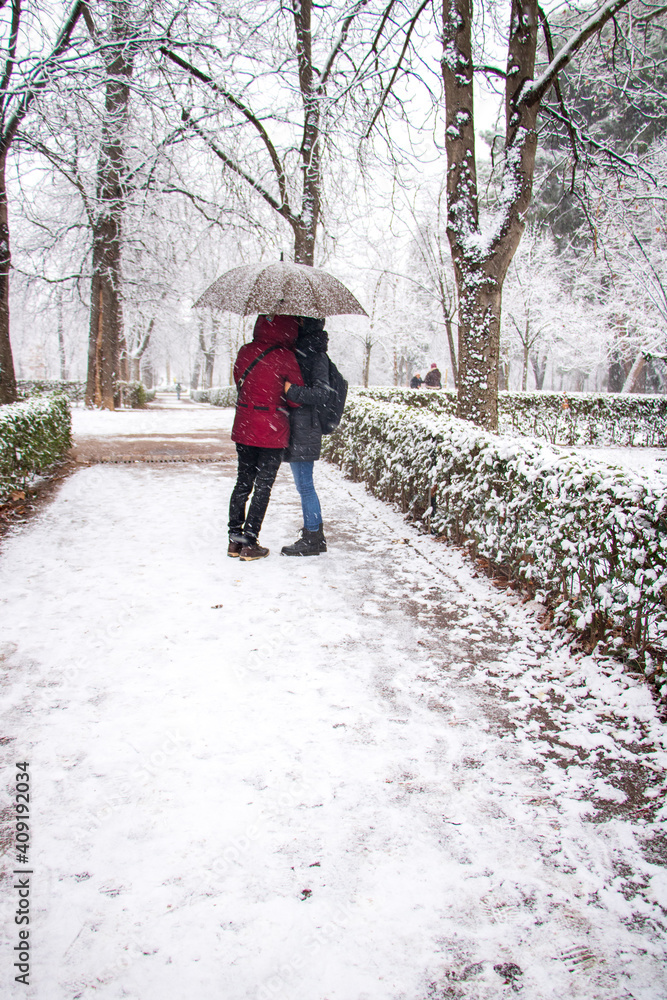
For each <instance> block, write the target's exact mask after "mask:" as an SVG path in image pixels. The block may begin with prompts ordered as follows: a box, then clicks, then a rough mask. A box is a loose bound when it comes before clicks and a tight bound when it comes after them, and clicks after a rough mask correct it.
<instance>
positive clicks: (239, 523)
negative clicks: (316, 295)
mask: <svg viewBox="0 0 667 1000" xmlns="http://www.w3.org/2000/svg"><path fill="white" fill-rule="evenodd" d="M298 332H299V324H298V319H297V317H296V316H273V317H271V318H269V317H268V316H258V317H257V322H256V323H255V330H254V333H253V339H252V343H250V344H244V345H243V347H242V348H241V350H240V351H239V353H238V355H237V357H236V362H235V364H234V381H235V382H236V387H237V389H238V393H239V396H238V401H237V403H236V416H235V418H234V426H233V427H232V441H235V442H236V452H237V455H238V472H237V477H236V485H235V486H234V489H233V491H232V495H231V498H230V501H229V548H228V549H227V555H229V556H238V557H239V558H240V559H241V560H242V561H243V562H250V561H251V560H253V559H263V558H264V557H265V556H268V554H269V550H268V549H265V548H262V546H261V545H260V544H259V532H260V528H261V527H262V522H263V520H264V515H265V514H266V508H267V507H268V505H269V499H270V497H271V489H272V487H273V484H274V482H275V478H276V475H277V474H278V469H279V468H280V463H281V461H282V457H283V449H284V448H286V447H287V445H288V444H289V436H290V422H289V410H288V407H290V406H296V405H298V404H296V403H290V402H288V401H287V400H286V399H285V394H284V387H285V382H292V383H293V384H294V385H303V378H302V376H301V369H300V368H299V365H298V362H297V360H296V356H295V355H294V352H293V351H292V347H293V346H294V344H295V343H296V338H297V335H298ZM251 493H252V500H251V501H250V507H249V508H248V512H247V514H246V504H247V502H248V498H249V497H250V494H251Z"/></svg>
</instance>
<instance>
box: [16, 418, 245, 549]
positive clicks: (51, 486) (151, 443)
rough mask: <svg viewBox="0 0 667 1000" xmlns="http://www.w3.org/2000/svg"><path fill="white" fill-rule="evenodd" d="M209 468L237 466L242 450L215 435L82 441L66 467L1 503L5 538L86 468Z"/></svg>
mask: <svg viewBox="0 0 667 1000" xmlns="http://www.w3.org/2000/svg"><path fill="white" fill-rule="evenodd" d="M133 462H146V463H150V464H163V463H164V464H168V463H178V464H181V463H187V462H206V463H218V462H219V463H220V464H222V465H225V466H228V467H232V466H234V467H235V466H236V448H235V446H234V443H233V441H230V440H229V437H228V432H226V433H224V434H221V433H220V432H219V431H217V430H215V429H210V430H199V431H184V432H181V433H175V434H117V435H99V436H95V435H77V437H76V440H75V442H74V445H73V446H72V448H70V450H69V451H68V453H67V455H66V456H65V458H64V459H63V461H62V462H59V463H58V465H57V466H55V467H54V469H53V470H52V471H51V472H50V473H48V474H47V475H45V476H43V477H41V478H40V479H39V480H38V481H36V482H35V483H32V484H31V485H30V486H27V487H25V488H24V489H17V490H15V491H14V493H13V494H11V496H10V497H9V499H8V500H6V501H4V502H3V503H0V538H2V536H3V535H5V534H6V533H7V531H8V530H9V529H10V528H11V527H12V526H13V525H16V524H21V523H23V522H25V521H27V520H29V519H30V518H31V517H33V516H34V515H35V514H37V513H38V512H39V511H40V510H41V509H42V507H43V506H44V505H45V504H47V503H49V502H50V500H51V499H52V498H53V496H54V495H55V493H56V491H57V490H58V488H59V486H60V484H61V483H62V482H63V480H64V479H66V478H67V477H68V476H70V475H71V474H72V473H73V472H76V471H77V470H78V469H80V468H81V467H82V466H84V465H97V464H98V463H102V464H106V463H109V464H119V465H120V464H123V465H124V464H131V463H133Z"/></svg>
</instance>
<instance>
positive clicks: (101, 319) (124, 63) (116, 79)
mask: <svg viewBox="0 0 667 1000" xmlns="http://www.w3.org/2000/svg"><path fill="white" fill-rule="evenodd" d="M129 18H130V4H129V2H128V0H119V2H118V3H117V4H116V5H115V6H114V8H113V12H112V15H111V25H110V45H109V47H108V48H107V57H106V67H107V69H106V71H107V82H106V98H105V114H104V124H103V130H102V144H101V147H100V153H99V159H98V166H97V202H98V204H97V215H96V218H95V220H94V222H93V275H92V280H91V289H90V330H89V340H88V379H87V384H86V405H87V406H98V407H100V408H102V409H105V410H113V409H114V395H115V383H116V380H117V379H118V376H119V352H120V346H121V341H122V316H123V312H122V303H121V240H122V221H123V207H124V192H123V172H124V161H125V156H124V138H125V129H126V125H127V118H128V112H129V102H130V86H129V80H130V77H131V75H132V64H133V54H132V49H131V47H130V45H129V38H130V34H131V26H130V20H129Z"/></svg>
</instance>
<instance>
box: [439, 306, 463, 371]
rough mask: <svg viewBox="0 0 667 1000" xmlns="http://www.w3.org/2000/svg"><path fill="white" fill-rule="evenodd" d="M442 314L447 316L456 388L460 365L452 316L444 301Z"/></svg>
mask: <svg viewBox="0 0 667 1000" xmlns="http://www.w3.org/2000/svg"><path fill="white" fill-rule="evenodd" d="M441 305H442V314H443V316H444V318H445V330H446V331H447V344H448V345H449V364H450V366H451V369H452V378H453V379H454V388H455V389H456V387H457V386H458V384H459V366H458V361H457V359H456V348H455V347H454V329H453V325H452V317H451V316H450V314H449V311H448V310H447V309H446V307H445V303H444V301H441Z"/></svg>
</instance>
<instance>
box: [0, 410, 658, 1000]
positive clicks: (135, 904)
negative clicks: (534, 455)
mask: <svg viewBox="0 0 667 1000" xmlns="http://www.w3.org/2000/svg"><path fill="white" fill-rule="evenodd" d="M77 421H78V423H79V427H80V433H79V436H78V440H79V445H78V447H79V448H82V447H83V444H85V441H84V439H87V442H88V443H87V444H86V447H87V448H93V451H94V445H93V441H94V439H95V437H96V436H97V437H104V436H106V442H105V445H104V446H105V448H106V452H105V455H106V458H105V464H89V465H86V464H83V463H85V462H89V461H92V460H93V458H94V454H93V453H92V452H90V451H88V452H86V453H85V454H84V452H82V451H79V457H80V460H81V462H82V467H81V469H80V470H79V471H76V472H75V473H74V474H73V475H72V476H70V477H69V479H67V480H66V481H65V482H64V483H63V485H62V487H61V488H60V490H59V491H58V493H57V495H56V497H55V498H54V500H53V501H52V502H51V503H50V504H49V505H48V506H47V507H46V508H45V509H44V510H43V511H42V512H41V514H40V515H39V516H38V517H37V518H35V519H34V520H33V521H32V522H31V523H28V524H25V525H23V526H21V527H20V528H18V529H16V530H15V531H14V532H13V533H12V534H11V535H10V536H9V537H7V538H6V539H5V540H4V542H3V543H2V548H1V549H0V634H1V635H2V644H1V646H0V659H1V660H2V664H1V666H2V689H1V692H0V717H1V718H2V730H1V731H0V752H2V754H3V757H4V760H3V764H4V765H6V766H5V768H4V773H5V774H6V775H7V776H8V779H7V783H9V781H10V779H11V780H12V781H13V764H14V762H15V761H16V760H22V759H26V758H27V759H28V760H29V761H30V770H31V774H32V800H31V809H32V843H33V851H32V855H31V859H30V860H31V868H32V869H33V870H34V875H33V876H32V879H33V883H32V885H33V893H34V895H33V897H32V907H33V911H32V912H33V924H32V944H33V947H34V954H33V962H32V971H31V982H32V985H31V986H30V987H28V988H26V987H23V986H20V985H17V984H14V983H13V981H12V978H13V974H12V972H11V969H10V963H11V959H10V958H9V955H10V953H11V948H12V947H13V946H14V944H15V943H16V942H15V941H14V932H15V928H14V925H13V923H12V919H13V918H12V914H13V910H14V908H15V904H16V900H15V898H14V895H13V892H12V889H11V885H12V883H11V881H10V879H11V875H7V876H6V878H5V881H4V882H3V893H2V908H3V912H2V930H3V934H4V935H5V937H4V939H3V943H2V952H1V954H2V968H1V969H0V977H1V978H0V982H1V983H2V989H1V990H0V992H2V995H3V996H8V997H11V998H12V1000H13V998H15V997H28V998H29V1000H33V998H34V1000H75V998H76V1000H79V998H81V1000H92V998H95V1000H112V998H113V1000H116V998H121V997H124V998H131V1000H182V998H184V997H197V998H201V1000H255V998H257V1000H265V998H280V1000H287V998H289V1000H487V998H488V1000H496V998H501V997H510V996H514V995H515V994H519V993H520V994H521V996H522V997H524V998H525V1000H543V998H558V1000H566V998H577V1000H630V998H633V1000H664V997H665V996H666V995H667V963H666V962H665V959H666V958H667V945H666V944H665V929H666V927H665V925H666V923H667V920H666V913H667V868H666V867H665V866H666V865H667V810H666V808H665V804H664V787H665V764H666V763H667V740H666V739H665V727H664V726H663V725H662V724H661V723H660V721H659V720H658V718H657V715H656V711H655V708H654V706H653V703H652V701H651V698H650V695H649V692H648V690H647V688H646V687H645V686H643V685H642V684H640V683H638V682H636V681H635V680H634V679H632V678H628V677H627V676H625V675H623V674H622V672H621V671H620V669H618V668H617V667H615V666H613V665H610V664H596V663H595V662H593V660H591V659H590V658H581V659H578V660H575V659H573V658H571V657H570V656H569V654H568V653H567V651H565V650H563V649H556V648H554V645H553V639H552V636H551V635H550V633H548V632H544V631H542V630H541V629H540V627H539V608H535V607H531V606H524V605H522V604H521V603H520V602H518V600H517V599H516V598H515V597H512V596H511V595H508V594H505V593H504V592H500V591H499V590H497V589H496V588H495V587H493V586H492V584H491V583H490V582H489V581H487V580H486V579H485V578H484V577H478V576H477V574H476V572H475V569H474V567H473V566H471V565H470V564H469V563H466V562H465V561H464V560H463V558H462V557H461V555H460V554H459V553H458V552H457V551H456V550H454V549H452V548H450V547H448V546H446V545H443V544H441V543H439V542H437V541H436V540H435V539H433V538H430V537H427V536H420V535H418V534H417V533H416V531H415V530H414V529H413V528H412V527H411V526H408V525H406V524H405V522H404V521H403V519H402V518H401V517H400V516H399V515H397V514H395V513H394V512H393V511H391V510H390V509H389V508H388V507H386V506H385V505H383V504H381V503H380V502H378V501H376V500H375V499H373V498H370V497H368V496H367V494H366V493H365V491H364V489H363V487H362V486H360V485H357V484H351V483H349V482H347V481H346V480H345V479H344V478H343V477H342V476H341V475H340V474H339V472H338V471H337V470H335V469H333V468H331V467H328V466H325V465H324V464H323V463H320V465H319V466H318V469H317V472H318V479H317V481H318V485H319V488H320V492H321V496H322V499H323V506H324V508H325V513H326V521H325V526H326V534H327V538H328V540H329V547H330V551H329V553H328V554H327V555H326V556H322V557H319V558H311V559H285V558H280V557H279V556H278V552H279V551H280V546H281V545H282V544H284V543H285V542H286V541H292V540H293V538H294V537H295V530H296V528H297V527H298V525H299V523H300V518H299V505H298V500H297V498H296V494H295V491H294V488H293V485H292V484H291V481H290V476H289V473H288V472H287V471H285V469H283V470H281V473H280V475H279V480H278V482H277V484H276V488H275V491H274V496H273V498H272V501H271V505H270V507H269V513H268V516H267V521H266V525H265V529H264V531H263V533H262V542H263V543H264V544H267V545H268V546H269V547H270V548H271V556H270V558H269V559H267V560H263V561H260V562H257V563H251V564H245V565H244V564H239V562H238V561H237V560H231V559H228V558H226V555H225V551H226V533H225V525H226V508H227V502H228V497H229V493H230V490H231V486H232V483H233V473H234V467H233V462H232V461H231V451H230V448H229V443H228V440H227V439H228V427H229V423H230V414H229V413H228V412H227V411H220V410H215V409H212V408H207V407H194V406H193V405H192V404H185V405H184V407H183V408H182V409H181V408H178V407H175V406H170V407H169V408H168V409H163V410H159V409H158V410H153V411H151V412H148V413H146V414H136V415H132V414H124V413H121V414H85V413H78V414H77ZM110 430H112V431H113V433H112V434H110V433H109V431H110ZM151 436H152V437H151ZM193 436H195V437H197V440H198V442H199V444H198V445H195V444H193ZM111 437H113V438H114V439H117V443H116V444H114V445H113V447H111V446H110V444H109V442H110V439H111ZM147 437H151V439H152V440H153V442H156V441H157V440H158V439H160V440H161V441H162V445H161V446H160V447H169V448H172V451H171V452H170V453H169V455H170V456H171V458H172V459H173V460H174V461H172V462H170V463H167V462H165V463H160V464H156V463H155V462H151V461H148V462H137V461H136V459H137V457H141V455H142V454H143V455H144V457H146V458H149V457H150V455H149V454H148V453H144V452H142V448H144V447H145V446H146V441H145V440H144V444H143V445H140V444H139V443H138V442H139V440H140V439H146V438H147ZM121 438H125V440H121ZM178 438H181V439H185V440H181V441H180V442H179V441H178V440H177V439H178ZM130 439H132V440H133V441H134V444H132V442H131V440H130ZM206 440H207V441H208V443H207V444H206V445H203V444H202V442H203V441H206ZM216 440H217V441H218V442H219V447H218V454H219V455H220V456H222V460H221V461H212V460H210V459H213V458H215V455H212V454H209V453H208V452H207V453H206V455H204V454H203V453H202V452H197V453H196V454H194V455H193V461H191V462H187V461H180V460H179V461H177V459H179V458H184V457H187V451H186V450H184V449H187V448H190V447H193V448H197V447H202V448H206V449H208V448H209V446H210V447H211V448H213V449H214V448H215V447H216V445H215V441H216ZM165 442H167V444H165ZM170 442H171V443H170ZM188 442H189V443H188ZM131 444H132V449H134V451H133V452H132V455H130V451H127V450H126V449H127V448H130V445H131ZM177 445H178V448H181V449H182V450H181V451H178V450H177ZM135 446H136V447H135ZM100 447H102V445H100ZM156 447H157V445H156ZM130 457H133V459H134V460H135V461H133V463H132V464H130ZM153 457H155V456H153ZM163 457H168V456H167V453H165V452H163ZM204 458H206V459H207V460H206V461H204V460H203V459H204ZM2 804H3V806H4V807H5V812H4V815H5V825H4V827H3V830H4V834H5V836H4V844H5V849H6V851H7V854H6V857H5V861H6V865H7V866H8V871H11V870H12V869H13V867H15V862H14V859H13V856H12V852H11V850H10V847H11V842H12V841H11V834H12V827H11V820H12V818H13V814H12V813H11V800H10V798H9V796H8V794H7V793H3V803H2Z"/></svg>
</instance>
